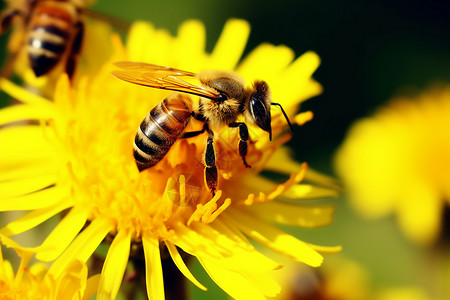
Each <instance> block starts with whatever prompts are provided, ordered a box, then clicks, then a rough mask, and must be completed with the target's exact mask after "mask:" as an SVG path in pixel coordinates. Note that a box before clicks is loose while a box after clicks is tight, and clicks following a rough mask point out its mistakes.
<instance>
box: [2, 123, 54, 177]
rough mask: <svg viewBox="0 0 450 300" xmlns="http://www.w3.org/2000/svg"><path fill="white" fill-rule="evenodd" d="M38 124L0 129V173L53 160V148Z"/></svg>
mask: <svg viewBox="0 0 450 300" xmlns="http://www.w3.org/2000/svg"><path fill="white" fill-rule="evenodd" d="M43 133H44V131H43V129H42V128H41V127H40V126H36V125H23V126H11V127H6V128H2V130H0V141H2V142H1V143H0V173H2V172H6V171H8V172H9V171H10V170H13V169H14V168H16V167H23V166H26V165H30V164H31V165H32V164H35V163H42V164H43V163H45V162H47V163H49V162H52V161H53V160H54V155H55V149H54V148H53V147H52V146H51V144H50V143H48V141H46V140H45V139H44V134H43Z"/></svg>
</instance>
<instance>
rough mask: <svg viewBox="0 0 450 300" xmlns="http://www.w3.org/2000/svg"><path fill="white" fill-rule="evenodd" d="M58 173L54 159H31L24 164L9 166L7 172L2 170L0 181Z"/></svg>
mask: <svg viewBox="0 0 450 300" xmlns="http://www.w3.org/2000/svg"><path fill="white" fill-rule="evenodd" d="M55 173H56V166H55V164H53V162H52V161H49V160H42V161H30V162H24V164H23V165H21V166H20V167H19V166H16V167H15V168H9V169H8V171H7V172H0V182H4V181H12V180H13V179H20V178H30V177H40V176H48V175H50V174H55Z"/></svg>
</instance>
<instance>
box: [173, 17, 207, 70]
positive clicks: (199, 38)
mask: <svg viewBox="0 0 450 300" xmlns="http://www.w3.org/2000/svg"><path fill="white" fill-rule="evenodd" d="M174 42H175V43H176V45H175V46H174V48H175V49H183V51H175V52H174V56H176V57H177V59H178V60H179V62H180V65H179V68H180V69H183V70H189V71H192V72H199V71H201V70H199V69H198V66H202V65H204V62H203V61H199V60H202V59H204V58H205V44H206V29H205V25H204V24H203V23H202V22H200V21H198V20H189V21H186V22H184V23H183V24H181V26H180V27H179V28H178V37H177V39H176V40H175V41H174Z"/></svg>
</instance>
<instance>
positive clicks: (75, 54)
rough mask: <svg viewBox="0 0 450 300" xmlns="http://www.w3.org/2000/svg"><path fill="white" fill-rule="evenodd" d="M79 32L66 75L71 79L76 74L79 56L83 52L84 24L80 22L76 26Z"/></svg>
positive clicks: (68, 60)
mask: <svg viewBox="0 0 450 300" xmlns="http://www.w3.org/2000/svg"><path fill="white" fill-rule="evenodd" d="M76 27H77V31H76V36H75V39H74V41H73V45H72V49H71V51H70V53H69V57H68V58H67V62H66V73H67V75H69V78H72V76H73V73H74V72H75V65H76V63H77V60H78V55H79V54H80V51H81V44H82V42H83V35H84V24H83V22H78V23H77V24H76Z"/></svg>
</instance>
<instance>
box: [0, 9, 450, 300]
mask: <svg viewBox="0 0 450 300" xmlns="http://www.w3.org/2000/svg"><path fill="white" fill-rule="evenodd" d="M444 2H445V1H426V0H418V1H412V0H410V1H406V0H404V1H401V0H392V1H389V0H380V1H364V0H342V1H332V0H315V1H314V0H304V1H284V0H279V1H266V2H263V1H255V0H252V1H242V0H227V1H225V0H215V1H208V0H191V1H185V0H172V1H150V0H128V1H122V0H98V1H97V2H96V3H95V4H94V5H93V6H92V7H91V8H92V9H94V10H98V11H100V12H102V13H105V14H108V15H111V16H113V17H117V18H119V19H123V20H125V21H133V20H136V19H143V20H148V21H151V22H153V23H154V24H155V25H156V27H160V28H161V27H163V28H167V29H169V30H170V31H171V32H172V33H173V34H175V33H176V29H177V27H178V25H179V24H180V23H181V22H183V21H185V20H187V19H192V18H195V19H200V20H202V21H203V22H204V23H205V25H206V28H207V34H208V43H207V47H208V48H207V49H208V50H209V51H210V50H211V49H212V47H213V45H214V44H215V42H216V40H217V38H218V36H219V34H220V32H221V30H222V27H223V25H224V23H225V21H226V20H227V19H228V18H244V19H246V20H248V21H249V22H250V24H251V26H252V32H251V35H250V39H249V42H248V46H247V50H246V51H247V52H248V51H250V50H251V49H253V48H254V47H255V46H257V45H258V44H260V43H262V42H270V43H273V44H285V45H287V46H289V47H291V48H292V49H294V51H295V52H296V54H297V55H301V54H302V53H304V52H305V51H308V50H313V51H315V52H317V53H318V54H319V56H320V57H321V59H322V64H321V66H320V67H319V69H318V70H317V72H316V73H315V74H314V77H315V79H316V80H317V81H318V82H320V83H321V84H322V85H323V87H324V92H323V94H321V95H320V96H318V97H315V98H314V99H310V100H308V101H307V102H306V103H305V104H304V106H303V107H302V110H312V111H313V112H314V115H315V118H314V120H313V121H312V122H309V123H307V124H306V125H305V126H303V127H301V128H299V127H297V128H296V130H295V134H294V138H293V139H292V141H291V142H290V143H289V146H291V147H292V148H293V149H294V150H295V158H296V159H297V160H299V161H307V162H308V163H309V165H310V166H312V167H313V168H315V169H317V170H319V171H322V172H324V173H327V174H330V175H333V169H332V157H333V154H334V152H335V150H336V149H337V147H338V146H339V144H340V143H341V142H342V140H343V138H344V137H345V133H346V131H347V130H348V128H349V126H350V124H351V123H352V122H354V121H355V120H356V119H358V118H361V117H363V116H366V115H368V114H370V113H371V112H372V111H373V110H374V109H375V108H376V107H377V106H379V105H381V104H383V103H385V102H386V101H387V100H389V99H390V98H392V97H393V96H395V95H396V94H398V93H402V92H405V91H408V90H414V89H421V88H424V87H427V86H429V85H430V84H432V83H436V82H443V83H446V82H449V81H450V4H448V1H447V3H444ZM6 41H7V36H6V35H4V36H1V37H0V44H1V47H0V55H1V58H2V60H3V59H4V58H5V57H6V55H5V43H6ZM149 47H151V45H149ZM286 88H289V87H286ZM2 97H3V98H1V100H2V101H3V104H4V102H5V96H4V95H2ZM0 142H1V141H0ZM328 202H332V203H334V204H335V205H336V206H337V213H336V216H335V221H334V223H333V224H332V225H331V226H328V227H325V228H320V229H307V230H295V231H291V232H293V233H295V234H297V235H298V236H299V237H301V239H302V240H305V241H309V242H314V243H318V244H324V245H342V246H343V251H342V253H341V254H340V255H345V256H347V257H350V258H352V259H354V260H355V261H357V262H359V263H361V264H362V265H363V266H364V267H365V268H367V270H368V272H369V273H370V280H371V284H372V287H373V289H374V290H377V289H381V288H388V287H395V286H404V285H417V286H421V287H423V288H424V289H426V291H427V293H428V294H429V296H430V299H436V298H438V297H440V299H445V298H447V299H450V290H449V289H450V288H449V287H448V284H447V282H450V277H449V276H448V274H447V276H445V274H443V273H442V272H443V271H442V270H445V268H442V265H444V266H446V268H447V270H450V259H449V258H448V257H449V256H448V255H445V254H444V255H443V256H442V257H440V258H439V259H437V258H436V253H437V252H438V254H439V255H441V254H442V253H444V252H448V251H446V249H447V250H448V248H445V247H444V248H442V247H439V248H438V249H437V250H436V249H434V250H433V251H430V250H429V249H423V248H418V247H417V246H414V245H413V244H412V243H410V242H409V241H407V240H405V238H404V237H403V235H402V234H401V233H400V232H399V230H398V228H397V226H396V223H395V220H394V218H393V217H392V218H387V219H383V220H376V221H365V220H362V219H360V218H359V217H358V216H357V215H355V213H354V212H353V211H352V210H351V209H350V208H348V207H347V205H346V199H345V193H344V195H343V196H342V197H341V198H339V199H334V200H331V201H328ZM327 258H328V257H326V259H327ZM325 263H326V261H325ZM439 265H441V267H439V268H438V267H437V266H439ZM195 273H196V274H197V275H198V276H199V277H200V281H201V282H202V283H204V284H205V285H206V286H207V287H208V288H209V291H208V293H204V292H202V291H200V290H199V289H197V288H195V287H193V288H192V293H193V299H227V297H226V295H225V294H224V293H223V292H221V291H220V289H219V288H217V287H216V286H215V285H214V284H213V283H212V282H211V280H210V279H208V276H206V275H205V272H204V271H202V270H201V269H200V268H199V267H198V266H196V267H195ZM443 293H445V294H444V295H445V296H442V295H443Z"/></svg>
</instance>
